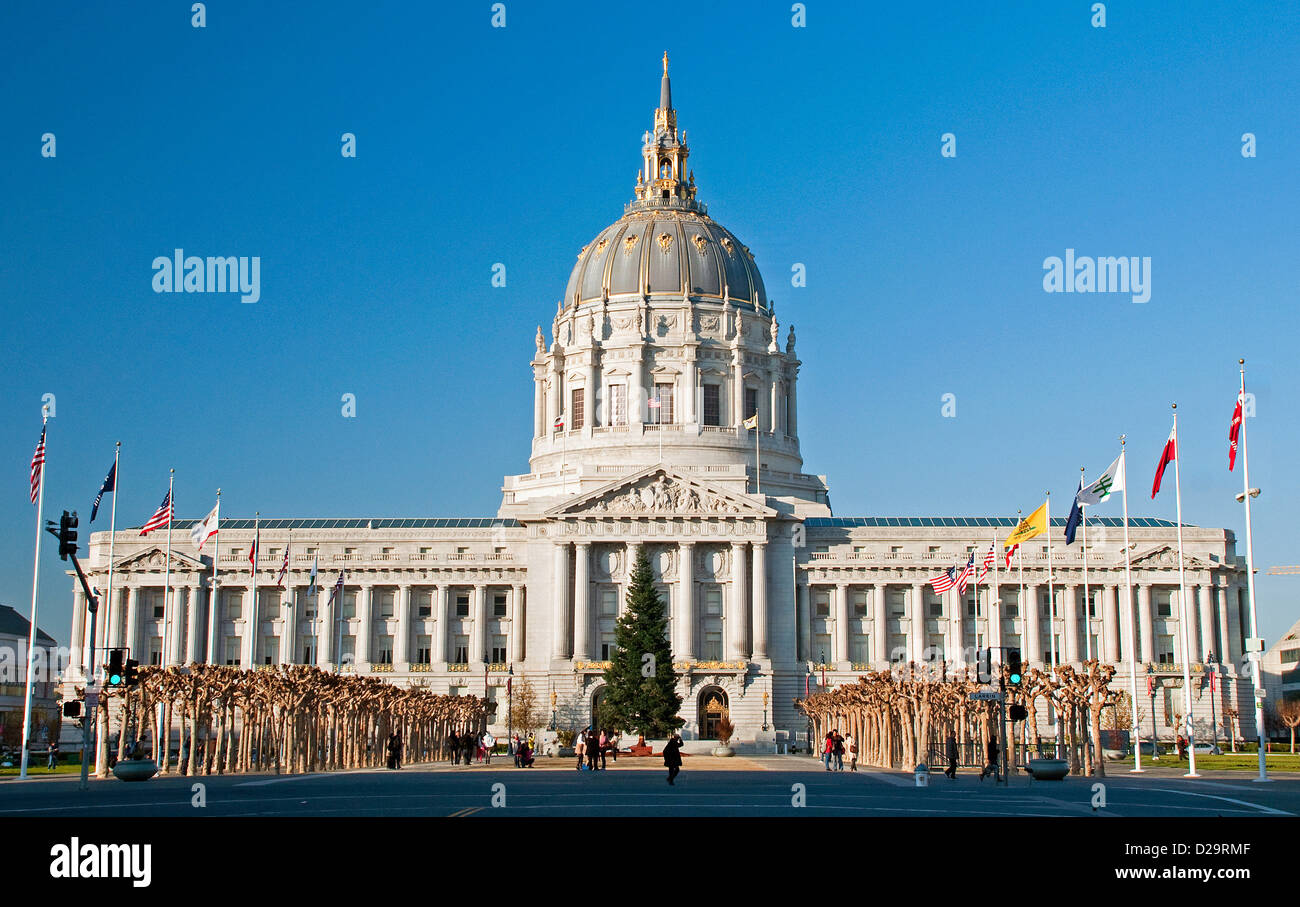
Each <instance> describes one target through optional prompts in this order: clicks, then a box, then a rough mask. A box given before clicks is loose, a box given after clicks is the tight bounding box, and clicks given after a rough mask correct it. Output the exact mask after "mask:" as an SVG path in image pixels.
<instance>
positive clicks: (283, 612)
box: [280, 584, 298, 665]
mask: <svg viewBox="0 0 1300 907" xmlns="http://www.w3.org/2000/svg"><path fill="white" fill-rule="evenodd" d="M297 590H298V587H297V586H295V585H293V584H288V585H286V586H285V588H284V598H283V599H282V600H281V601H280V664H282V665H291V664H294V663H295V662H296V661H297V642H298V596H297Z"/></svg>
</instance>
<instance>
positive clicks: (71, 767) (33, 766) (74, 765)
mask: <svg viewBox="0 0 1300 907" xmlns="http://www.w3.org/2000/svg"><path fill="white" fill-rule="evenodd" d="M91 771H94V765H93V763H92V765H91ZM79 774H81V763H80V762H60V763H59V767H58V768H56V769H55V770H54V771H50V770H49V769H48V768H46V767H45V758H44V757H42V758H41V759H39V760H37V759H29V760H28V762H27V777H29V778H39V777H41V776H45V775H79ZM17 775H18V763H17V762H15V763H14V766H13V768H0V778H6V777H10V776H14V777H16V776H17Z"/></svg>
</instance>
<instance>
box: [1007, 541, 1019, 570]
mask: <svg viewBox="0 0 1300 907" xmlns="http://www.w3.org/2000/svg"><path fill="white" fill-rule="evenodd" d="M1018 550H1020V546H1019V545H1018V544H1017V545H1012V546H1011V547H1010V548H1008V549H1007V569H1008V570H1010V569H1011V558H1013V557H1014V556H1015V554H1016V552H1017V551H1018Z"/></svg>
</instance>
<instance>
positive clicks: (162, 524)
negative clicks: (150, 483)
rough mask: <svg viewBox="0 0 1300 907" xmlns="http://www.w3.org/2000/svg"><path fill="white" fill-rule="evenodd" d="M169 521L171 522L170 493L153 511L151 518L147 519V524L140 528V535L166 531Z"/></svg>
mask: <svg viewBox="0 0 1300 907" xmlns="http://www.w3.org/2000/svg"><path fill="white" fill-rule="evenodd" d="M171 521H172V493H171V492H170V491H169V492H167V496H166V497H165V498H163V502H162V504H160V505H159V506H158V509H157V510H155V511H154V514H153V516H151V517H149V522H147V523H145V524H144V525H143V526H141V527H140V534H141V535H148V534H149V533H151V532H153V531H154V530H155V529H166V528H167V525H168V524H169V523H170V522H171Z"/></svg>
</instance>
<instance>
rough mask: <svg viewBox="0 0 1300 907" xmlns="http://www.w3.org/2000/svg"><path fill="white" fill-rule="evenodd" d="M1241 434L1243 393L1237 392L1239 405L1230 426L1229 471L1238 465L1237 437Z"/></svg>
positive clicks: (1234, 411)
mask: <svg viewBox="0 0 1300 907" xmlns="http://www.w3.org/2000/svg"><path fill="white" fill-rule="evenodd" d="M1240 435H1241V394H1237V407H1236V409H1234V410H1233V411H1232V424H1231V425H1229V426H1228V440H1229V441H1230V442H1232V443H1230V444H1229V445H1228V472H1232V468H1233V467H1234V466H1236V465H1237V439H1238V437H1239V436H1240Z"/></svg>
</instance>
